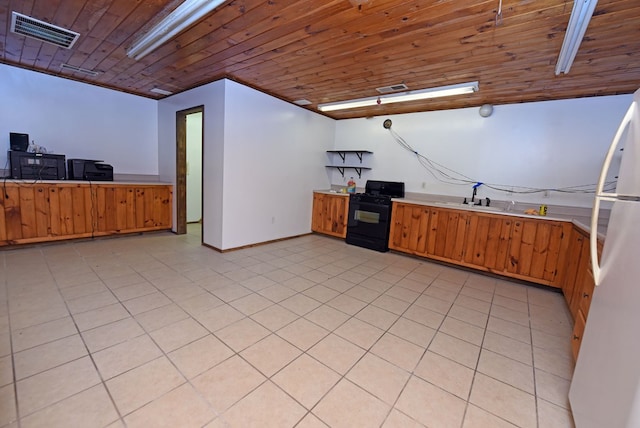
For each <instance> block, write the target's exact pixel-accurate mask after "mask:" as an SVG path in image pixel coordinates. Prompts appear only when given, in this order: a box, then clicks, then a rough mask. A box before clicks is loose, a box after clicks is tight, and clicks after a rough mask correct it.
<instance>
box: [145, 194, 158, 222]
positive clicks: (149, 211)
mask: <svg viewBox="0 0 640 428" xmlns="http://www.w3.org/2000/svg"><path fill="white" fill-rule="evenodd" d="M154 198H155V195H154V194H153V189H151V188H149V187H146V188H145V189H144V225H145V227H153V226H154V225H155V219H154V218H153V207H154Z"/></svg>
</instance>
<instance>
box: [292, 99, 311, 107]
mask: <svg viewBox="0 0 640 428" xmlns="http://www.w3.org/2000/svg"><path fill="white" fill-rule="evenodd" d="M293 103H294V104H297V105H299V106H308V105H310V104H313V103H312V102H311V101H309V100H307V99H304V98H302V99H300V100H295V101H294V102H293Z"/></svg>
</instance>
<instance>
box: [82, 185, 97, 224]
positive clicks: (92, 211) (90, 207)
mask: <svg viewBox="0 0 640 428" xmlns="http://www.w3.org/2000/svg"><path fill="white" fill-rule="evenodd" d="M83 192H84V198H83V199H84V212H85V216H84V221H85V226H84V229H85V231H86V232H91V234H94V233H95V232H96V227H97V223H98V218H97V216H98V207H97V205H96V202H97V199H96V188H95V187H94V185H93V184H90V185H89V187H83Z"/></svg>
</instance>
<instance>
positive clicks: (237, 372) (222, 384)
mask: <svg viewBox="0 0 640 428" xmlns="http://www.w3.org/2000/svg"><path fill="white" fill-rule="evenodd" d="M265 380H266V378H265V377H264V376H263V375H262V374H261V373H260V372H259V371H258V370H256V369H254V368H253V367H251V365H249V363H247V362H246V361H244V360H243V359H242V358H240V357H238V356H233V357H231V358H229V359H227V360H225V361H224V362H222V363H220V364H218V365H217V366H215V367H213V368H211V369H209V370H207V371H206V372H204V373H202V374H201V375H200V376H197V377H196V378H194V379H193V380H192V381H191V383H192V384H193V386H194V387H195V388H196V389H197V390H198V392H199V393H200V394H202V396H203V397H204V398H205V399H206V400H207V401H208V402H209V403H211V405H212V406H213V408H214V409H215V410H216V411H217V412H218V413H222V412H223V411H225V410H226V409H228V408H229V407H231V406H232V405H233V404H234V403H236V402H237V401H238V400H240V399H241V398H242V397H244V396H245V395H247V394H248V393H249V392H251V391H253V390H254V389H255V388H256V387H257V386H258V385H260V384H261V383H262V382H264V381H265Z"/></svg>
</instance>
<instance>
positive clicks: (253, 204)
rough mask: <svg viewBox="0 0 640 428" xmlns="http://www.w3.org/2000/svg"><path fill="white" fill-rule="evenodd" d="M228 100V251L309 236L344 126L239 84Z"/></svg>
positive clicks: (231, 88) (230, 87)
mask: <svg viewBox="0 0 640 428" xmlns="http://www.w3.org/2000/svg"><path fill="white" fill-rule="evenodd" d="M225 99H226V103H225V149H224V183H225V192H224V204H223V205H224V229H223V244H222V245H223V248H234V247H239V246H242V245H247V244H252V243H256V242H264V241H269V240H273V239H279V238H284V237H287V236H294V235H299V234H304V233H309V232H310V230H311V206H312V198H313V196H312V190H314V189H326V188H328V187H329V174H328V172H327V170H326V168H325V166H324V165H325V158H326V150H330V149H331V147H332V146H333V140H334V132H335V123H336V122H335V121H334V120H332V119H328V118H326V117H324V116H322V115H319V114H316V113H313V112H310V111H308V110H306V109H303V108H300V107H298V106H295V105H293V104H289V103H287V102H284V101H282V100H279V99H277V98H274V97H271V96H268V95H265V94H263V93H261V92H258V91H256V90H253V89H251V88H248V87H246V86H243V85H240V84H238V83H235V82H232V81H227V85H226V93H225Z"/></svg>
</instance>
